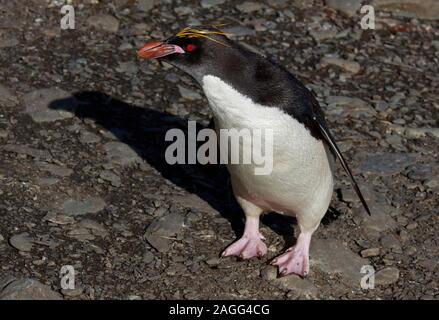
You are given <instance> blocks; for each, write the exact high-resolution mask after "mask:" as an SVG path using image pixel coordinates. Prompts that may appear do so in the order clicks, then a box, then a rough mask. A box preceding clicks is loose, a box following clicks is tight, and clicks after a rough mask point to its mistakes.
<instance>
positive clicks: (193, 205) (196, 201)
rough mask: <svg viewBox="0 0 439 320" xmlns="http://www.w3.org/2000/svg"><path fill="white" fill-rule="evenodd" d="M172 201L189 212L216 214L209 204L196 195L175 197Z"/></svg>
mask: <svg viewBox="0 0 439 320" xmlns="http://www.w3.org/2000/svg"><path fill="white" fill-rule="evenodd" d="M172 201H173V203H175V204H179V205H180V206H183V207H185V208H189V209H191V210H196V211H201V212H210V213H213V214H218V211H217V210H216V209H214V208H213V207H212V206H211V205H210V204H209V203H207V202H206V201H204V200H203V199H201V198H200V197H199V196H197V195H196V194H190V195H185V196H178V195H176V196H174V197H173V198H172Z"/></svg>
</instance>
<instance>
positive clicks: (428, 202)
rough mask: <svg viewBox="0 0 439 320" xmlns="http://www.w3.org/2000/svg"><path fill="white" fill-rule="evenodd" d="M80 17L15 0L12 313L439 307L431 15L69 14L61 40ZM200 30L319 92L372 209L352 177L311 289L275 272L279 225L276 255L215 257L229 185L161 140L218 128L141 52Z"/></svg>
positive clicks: (275, 223) (10, 26)
mask: <svg viewBox="0 0 439 320" xmlns="http://www.w3.org/2000/svg"><path fill="white" fill-rule="evenodd" d="M65 2H66V1H63V0H50V1H42V0H33V1H27V2H24V1H19V0H0V14H1V17H2V19H1V21H0V150H1V152H0V268H1V272H0V298H3V299H11V298H12V299H14V298H41V297H43V298H65V299H107V298H116V299H172V298H178V299H180V298H181V299H199V298H204V299H213V298H226V299H296V298H320V299H340V298H341V299H352V298H355V299H437V298H438V297H439V290H438V282H439V268H438V257H439V250H438V241H439V223H438V222H439V221H438V220H439V219H438V218H439V209H438V208H439V197H438V192H439V160H438V159H439V116H438V114H439V97H438V93H439V91H438V90H439V77H438V74H439V63H438V61H439V54H438V52H439V20H438V19H439V9H438V6H437V3H435V1H434V0H431V1H421V0H406V1H403V0H393V1H384V0H378V1H377V0H376V1H374V5H375V9H376V15H377V18H376V29H375V30H362V29H361V27H360V24H359V22H360V19H361V17H362V15H361V14H359V13H358V8H359V3H360V2H361V1H356V0H347V1H336V0H332V1H329V0H328V1H327V3H324V2H323V1H317V0H316V1H304V0H303V1H285V0H284V1H267V2H266V3H262V2H239V1H225V0H201V1H187V2H186V1H171V0H167V1H160V2H159V1H153V0H152V1H151V0H139V1H134V0H112V1H100V0H84V1H72V3H73V5H74V6H75V9H76V12H75V13H76V29H75V30H61V29H60V27H59V23H60V19H61V17H62V14H61V13H60V6H61V5H62V4H64V3H65ZM402 2H404V3H405V5H402V4H401V3H402ZM199 23H203V24H215V23H228V25H226V26H225V27H224V29H225V30H226V31H229V32H232V33H233V34H234V36H233V37H234V38H235V39H237V40H238V41H240V42H241V43H243V44H245V45H246V46H248V47H249V48H252V49H253V50H257V51H260V52H263V53H265V54H267V55H268V56H270V57H272V58H273V59H275V60H277V61H279V62H280V63H282V64H283V65H285V66H286V67H287V68H289V69H290V70H291V71H292V72H293V73H295V74H296V75H297V76H298V77H299V78H300V79H301V80H302V81H303V82H305V83H306V84H307V86H308V87H309V88H310V89H312V90H313V91H314V92H315V93H316V94H317V96H318V97H319V100H320V102H321V104H322V106H323V108H324V110H325V112H326V115H327V118H328V122H329V125H330V127H331V128H332V131H333V133H334V135H335V137H336V138H337V140H338V141H339V144H340V147H341V148H342V150H343V151H344V153H345V156H346V158H347V159H349V162H350V163H351V167H352V169H353V171H354V173H355V175H356V177H357V179H358V181H359V183H360V185H361V188H362V189H363V190H364V193H365V195H366V198H367V200H368V202H369V204H370V206H371V209H372V211H373V216H372V218H369V217H367V216H366V215H365V213H364V210H363V209H362V208H361V206H360V203H359V201H358V199H357V198H356V196H355V194H354V193H353V190H352V188H351V187H350V185H349V182H348V178H347V177H346V176H345V174H344V173H343V171H342V169H341V168H340V166H339V165H338V166H337V184H336V190H335V192H334V196H333V201H332V207H333V209H332V210H331V211H330V212H328V214H327V216H326V217H325V219H324V221H323V222H322V225H321V227H320V228H319V229H318V231H317V232H316V234H315V237H314V240H313V243H312V248H311V273H310V275H309V276H308V277H307V278H306V279H300V278H298V277H296V276H287V277H284V278H280V279H276V270H275V269H273V268H272V267H270V266H268V264H267V262H268V261H269V260H270V259H271V258H273V257H274V256H276V255H277V254H278V253H279V252H281V250H282V249H284V248H285V247H286V246H288V245H289V244H291V243H292V242H294V232H293V230H294V226H295V223H294V221H293V220H289V219H285V218H283V217H281V216H278V215H276V214H269V215H267V216H266V217H265V218H264V220H263V221H264V225H263V227H262V233H263V234H264V235H265V237H266V238H267V244H268V246H269V252H268V255H267V256H266V257H264V258H263V259H261V260H251V261H237V260H235V259H232V258H228V259H218V254H219V253H220V252H221V250H222V249H224V248H225V246H226V245H228V244H229V243H231V242H232V241H234V239H236V237H237V236H238V235H240V233H241V232H242V227H243V224H242V213H241V211H240V209H239V207H237V205H236V203H234V201H233V198H232V196H231V193H230V187H229V183H228V177H227V172H226V170H225V169H224V168H221V167H216V166H204V167H203V166H193V165H187V166H182V165H178V166H170V165H167V164H166V162H165V161H164V150H165V148H166V144H165V141H164V134H165V133H166V131H167V130H168V129H170V128H175V127H176V128H182V129H184V128H185V127H186V126H187V120H188V119H191V120H196V121H198V123H199V127H202V126H206V125H207V124H208V123H209V117H210V116H209V110H208V107H207V102H206V100H205V98H204V97H203V96H202V94H201V91H200V90H199V89H198V88H197V87H196V86H195V85H194V83H193V82H192V81H191V79H189V78H188V77H187V76H185V75H183V74H181V73H180V72H179V71H177V70H175V69H173V68H171V67H170V66H167V65H164V66H160V65H159V64H158V63H155V62H154V61H153V62H140V61H138V59H137V57H136V49H137V48H138V47H140V46H141V45H142V44H143V43H144V42H145V41H146V40H148V39H163V38H164V37H167V36H170V35H172V34H173V33H174V32H175V31H177V30H179V29H180V28H181V27H183V26H186V25H188V24H199ZM65 265H71V266H73V267H74V269H75V271H76V278H75V280H76V288H75V289H74V290H65V289H62V288H61V283H60V277H59V275H60V270H61V268H62V267H63V266H65ZM364 265H371V266H373V268H375V270H376V271H377V273H376V277H375V288H374V289H362V288H361V286H360V278H361V277H362V276H363V274H361V273H360V270H361V268H362V266H364Z"/></svg>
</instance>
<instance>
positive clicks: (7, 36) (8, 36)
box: [0, 28, 20, 49]
mask: <svg viewBox="0 0 439 320" xmlns="http://www.w3.org/2000/svg"><path fill="white" fill-rule="evenodd" d="M19 43H20V42H19V41H18V38H17V37H16V36H15V35H14V34H12V32H11V30H9V28H5V29H0V49H2V48H10V47H15V46H16V45H17V44H19Z"/></svg>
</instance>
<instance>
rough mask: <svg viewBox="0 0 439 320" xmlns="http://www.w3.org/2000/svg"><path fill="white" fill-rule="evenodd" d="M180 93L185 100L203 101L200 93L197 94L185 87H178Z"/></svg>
mask: <svg viewBox="0 0 439 320" xmlns="http://www.w3.org/2000/svg"><path fill="white" fill-rule="evenodd" d="M178 91H179V92H180V94H181V96H182V97H183V98H184V99H187V100H191V101H193V100H200V99H201V95H200V94H199V93H198V92H196V91H194V90H192V89H189V88H186V87H183V86H181V85H178Z"/></svg>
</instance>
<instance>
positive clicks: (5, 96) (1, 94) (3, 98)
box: [0, 84, 18, 107]
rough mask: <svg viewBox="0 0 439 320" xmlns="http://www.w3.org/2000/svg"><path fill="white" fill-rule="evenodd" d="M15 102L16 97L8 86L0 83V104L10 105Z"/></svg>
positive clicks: (13, 104)
mask: <svg viewBox="0 0 439 320" xmlns="http://www.w3.org/2000/svg"><path fill="white" fill-rule="evenodd" d="M17 103H18V99H17V97H16V96H15V95H14V94H13V93H12V92H11V91H10V90H9V89H8V88H6V87H5V86H3V85H2V84H0V106H3V107H12V106H15V105H16V104H17Z"/></svg>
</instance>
